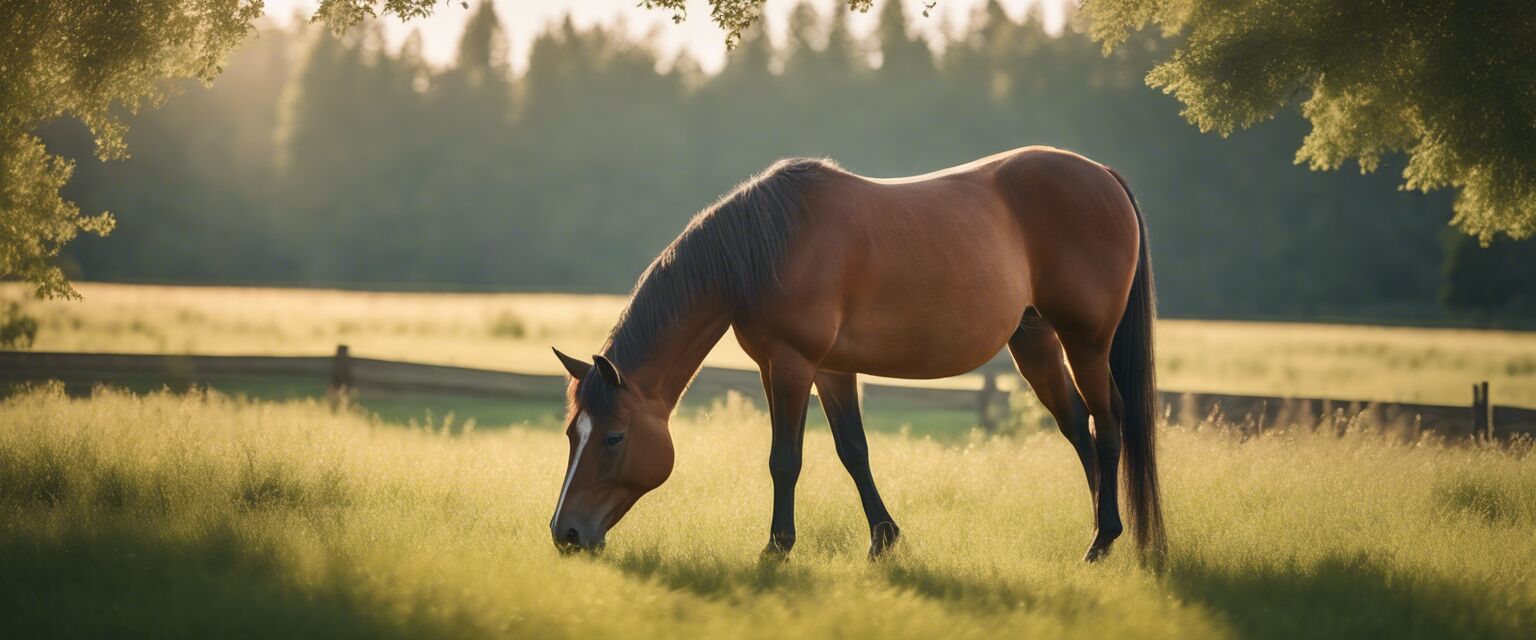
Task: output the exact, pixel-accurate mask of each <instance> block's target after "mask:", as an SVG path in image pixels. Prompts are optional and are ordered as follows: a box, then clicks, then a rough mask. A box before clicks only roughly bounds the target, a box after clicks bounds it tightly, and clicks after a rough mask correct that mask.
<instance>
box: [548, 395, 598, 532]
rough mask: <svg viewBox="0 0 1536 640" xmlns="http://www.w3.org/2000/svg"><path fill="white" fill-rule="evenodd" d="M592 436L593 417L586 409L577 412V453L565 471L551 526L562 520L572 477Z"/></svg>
mask: <svg viewBox="0 0 1536 640" xmlns="http://www.w3.org/2000/svg"><path fill="white" fill-rule="evenodd" d="M590 437H592V418H589V417H587V413H586V412H585V411H583V412H581V413H579V414H576V454H575V455H573V456H571V465H570V467H571V468H570V469H568V470H566V472H565V486H563V487H560V501H559V502H557V503H555V517H553V518H550V519H549V528H551V529H553V528H555V523H556V522H558V521H559V520H560V509H561V508H563V507H565V494H566V493H567V492H569V491H570V490H571V479H572V478H575V477H576V465H577V464H579V463H580V462H581V451H582V450H583V449H586V448H587V439H588V438H590Z"/></svg>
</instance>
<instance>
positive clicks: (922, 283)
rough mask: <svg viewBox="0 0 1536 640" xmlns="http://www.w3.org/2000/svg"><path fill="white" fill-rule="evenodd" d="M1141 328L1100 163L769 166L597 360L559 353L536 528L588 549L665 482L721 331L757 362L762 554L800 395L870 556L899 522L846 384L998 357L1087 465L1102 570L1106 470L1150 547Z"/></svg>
mask: <svg viewBox="0 0 1536 640" xmlns="http://www.w3.org/2000/svg"><path fill="white" fill-rule="evenodd" d="M1153 316H1154V311H1153V292H1152V273H1151V265H1150V264H1149V262H1148V250H1147V241H1146V224H1145V222H1144V221H1143V220H1142V216H1141V210H1140V208H1139V207H1138V205H1137V204H1136V200H1135V198H1134V196H1132V195H1131V192H1130V189H1129V187H1128V186H1127V185H1126V183H1125V180H1124V179H1123V178H1122V177H1121V176H1120V175H1119V174H1118V173H1116V172H1115V171H1114V170H1112V169H1110V168H1108V167H1105V166H1104V165H1101V164H1099V163H1097V162H1093V161H1091V160H1088V159H1086V158H1083V157H1082V156H1079V155H1076V154H1073V153H1070V152H1067V151H1062V150H1059V149H1052V148H1048V147H1026V148H1022V149H1016V150H1014V151H1009V152H1005V153H1000V154H997V155H994V156H991V157H987V158H982V159H980V160H976V161H974V162H970V163H968V164H965V165H961V166H957V167H952V168H949V169H945V170H942V171H938V172H934V173H930V174H926V175H922V176H916V177H911V178H899V179H873V178H865V177H862V176H858V175H854V174H852V173H849V172H847V171H844V170H842V169H841V168H839V167H838V166H837V165H836V164H833V163H832V162H830V161H826V160H815V159H795V160H784V161H780V162H778V163H776V164H774V165H773V166H772V167H770V168H769V169H768V170H767V171H765V172H763V173H761V174H759V175H757V176H756V177H753V178H751V179H750V180H747V181H746V182H744V183H742V184H741V185H740V186H738V187H737V188H736V189H735V190H734V191H732V192H731V193H730V194H729V195H726V196H725V197H723V198H721V199H720V200H719V201H718V202H716V203H715V204H713V205H711V206H710V207H709V208H708V209H705V210H704V211H703V212H701V213H699V214H698V215H697V216H695V217H694V218H693V220H692V221H691V222H690V223H689V224H688V226H687V228H686V229H684V230H683V232H682V234H681V235H679V236H678V237H677V239H676V240H674V241H673V242H672V244H671V245H670V246H668V247H667V248H666V250H665V251H663V252H662V253H661V255H659V256H657V258H656V259H655V261H654V262H652V263H651V265H650V267H649V268H647V269H646V270H645V273H644V274H642V275H641V276H640V280H639V282H638V283H637V284H636V285H635V289H634V293H633V295H632V296H631V297H630V301H629V305H628V307H627V308H626V309H625V310H624V312H623V314H622V315H621V316H620V317H619V321H618V324H617V325H616V326H614V328H613V331H612V333H611V334H609V337H608V340H607V343H606V344H605V345H604V346H603V349H602V353H601V355H597V356H594V357H593V360H592V361H591V362H587V361H584V360H579V359H576V358H572V357H570V356H567V355H565V354H563V353H560V352H559V351H558V350H556V351H555V354H556V355H557V356H559V358H560V360H561V362H562V363H563V365H564V367H565V369H566V370H567V371H568V372H569V373H570V374H571V377H572V378H573V379H572V381H571V383H570V385H569V390H568V400H569V414H570V421H569V426H568V428H567V436H568V437H569V439H570V457H569V459H568V461H567V466H566V473H565V481H564V484H563V486H562V487H561V489H560V498H559V501H558V502H557V503H556V505H555V515H554V517H553V518H552V519H551V520H550V533H551V534H552V535H553V536H554V540H555V544H556V546H558V547H560V548H561V549H562V550H574V549H592V548H596V547H600V546H601V545H602V544H603V539H604V536H605V535H606V534H607V532H608V530H609V528H611V527H612V526H613V525H614V523H616V522H618V520H619V519H620V518H622V517H623V516H624V514H625V513H626V512H628V511H629V509H630V507H632V506H634V504H635V501H636V500H638V499H639V498H640V496H641V495H643V494H645V493H646V492H648V491H650V490H652V489H655V488H656V487H657V486H659V485H661V483H662V482H663V481H665V480H666V479H667V476H668V475H670V474H671V471H672V461H673V450H672V438H671V434H670V432H669V431H668V427H667V421H668V418H669V417H670V416H671V414H672V411H673V408H674V407H676V405H677V402H678V399H679V398H680V397H681V396H682V394H683V391H684V390H685V389H686V388H687V387H688V384H689V382H690V381H691V380H692V378H693V376H694V374H695V373H696V372H697V371H698V369H699V367H700V366H701V363H702V362H703V360H704V357H705V355H707V354H708V353H709V351H710V349H711V348H713V347H714V346H715V344H716V343H717V342H719V340H720V339H721V337H722V336H723V335H724V334H725V331H726V329H728V328H731V329H734V330H735V335H736V339H737V340H738V341H739V342H740V343H741V347H742V350H744V351H745V352H746V353H747V355H748V356H750V357H751V358H752V359H753V360H754V361H755V362H756V363H757V365H758V367H759V368H760V369H761V371H762V379H763V388H764V390H765V391H766V392H767V399H768V407H769V415H770V419H771V421H772V423H773V425H772V426H773V439H772V442H773V444H772V451H771V452H770V453H769V456H768V469H769V471H770V473H771V475H772V477H773V520H772V525H771V526H770V529H769V542H768V546H767V548H766V549H765V550H764V553H765V555H775V554H780V555H781V554H784V553H787V552H788V551H789V549H790V547H792V546H793V545H794V543H795V482H796V480H797V478H798V477H799V475H800V460H801V443H802V441H803V439H804V431H805V412H806V406H807V405H808V404H809V402H810V393H811V387H812V386H813V385H814V386H815V387H816V390H817V392H818V395H819V396H820V398H821V405H822V409H823V410H824V411H825V412H826V414H827V420H828V422H830V423H831V426H832V434H833V438H834V441H835V442H836V445H837V454H838V457H839V458H841V459H842V462H843V465H844V466H845V467H846V468H847V470H848V473H849V475H851V476H853V482H854V484H855V485H856V486H857V488H858V492H859V499H860V501H861V502H862V503H863V507H864V515H865V516H866V517H867V518H868V520H869V529H870V538H871V545H870V550H869V552H870V555H871V557H875V556H878V555H879V554H880V553H881V552H883V551H885V550H886V549H887V548H889V547H890V546H891V545H892V544H893V543H895V542H896V540H897V538H898V536H900V535H901V529H900V528H899V527H897V526H896V522H895V520H894V519H893V518H892V517H891V514H890V512H889V511H887V510H886V507H885V503H884V501H882V500H881V499H880V492H879V491H878V490H877V489H876V488H875V480H874V477H873V475H872V474H871V473H870V468H869V447H868V446H867V444H866V443H865V438H864V425H863V423H862V421H861V418H860V416H859V401H858V385H857V376H858V374H860V373H866V374H870V375H877V376H888V377H894V378H942V377H946V376H954V375H959V374H962V373H965V372H967V371H970V370H972V369H975V368H976V367H978V366H980V365H981V364H983V363H985V362H987V361H988V360H989V359H991V358H992V356H993V355H994V354H996V353H997V352H998V351H999V350H1000V349H1002V347H1003V346H1004V345H1006V346H1007V347H1008V350H1009V351H1010V352H1012V354H1013V359H1014V362H1015V363H1016V364H1017V366H1018V369H1019V373H1020V374H1022V375H1023V376H1024V378H1025V379H1026V380H1027V381H1028V382H1029V384H1030V386H1031V387H1032V388H1033V389H1034V391H1035V393H1036V394H1037V395H1038V396H1039V398H1040V401H1041V403H1042V404H1044V405H1045V407H1046V409H1047V410H1049V411H1050V412H1051V415H1052V416H1054V417H1055V419H1056V423H1057V425H1058V426H1059V427H1060V428H1061V432H1062V434H1063V435H1065V436H1066V437H1067V440H1068V441H1070V442H1071V443H1072V447H1073V448H1074V449H1075V450H1076V451H1077V456H1078V458H1079V459H1080V460H1081V461H1082V465H1083V471H1084V473H1085V474H1086V475H1087V479H1088V489H1089V492H1090V494H1091V495H1092V499H1093V508H1094V531H1093V541H1092V543H1091V544H1090V546H1089V547H1088V551H1087V554H1086V556H1085V559H1086V560H1089V561H1092V560H1097V559H1099V558H1101V557H1103V556H1104V555H1105V554H1106V553H1108V551H1109V549H1110V545H1111V543H1113V542H1114V540H1115V538H1116V537H1118V536H1119V535H1120V533H1121V531H1122V530H1123V526H1122V524H1121V520H1120V509H1119V489H1118V487H1119V485H1118V483H1117V479H1116V470H1117V466H1119V465H1120V464H1121V463H1123V465H1124V474H1125V482H1126V489H1127V504H1128V507H1129V511H1130V516H1131V518H1130V520H1131V523H1132V525H1133V527H1132V530H1133V532H1134V533H1135V538H1136V541H1137V545H1138V547H1139V548H1140V549H1141V550H1142V551H1143V554H1144V555H1145V554H1146V552H1148V551H1152V552H1154V553H1157V554H1161V553H1162V550H1163V549H1164V548H1165V546H1164V545H1165V543H1164V538H1163V525H1162V515H1161V509H1160V506H1159V498H1158V487H1157V466H1156V459H1155V457H1154V445H1155V441H1154V426H1155V419H1156V413H1157V409H1156V395H1155V388H1154V384H1153V363H1152V322H1153ZM1069 366H1070V368H1069ZM1090 418H1092V424H1093V425H1094V426H1093V427H1092V428H1090V426H1089V424H1090V423H1089V419H1090ZM1122 453H1123V454H1124V455H1123V456H1122Z"/></svg>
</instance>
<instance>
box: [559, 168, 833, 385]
mask: <svg viewBox="0 0 1536 640" xmlns="http://www.w3.org/2000/svg"><path fill="white" fill-rule="evenodd" d="M836 169H837V166H836V165H835V164H833V163H832V162H830V161H828V160H820V159H814V158H793V159H788V160H780V161H778V162H776V163H774V164H773V166H771V167H769V168H768V169H767V170H765V171H763V172H762V173H760V174H758V175H756V176H753V177H752V178H750V179H748V180H747V181H745V182H743V183H741V184H740V185H738V186H737V187H736V188H735V189H734V190H733V191H731V192H730V193H729V194H727V195H726V196H725V197H722V198H721V199H719V200H717V201H716V202H715V203H714V204H712V205H710V206H709V207H708V208H706V209H704V210H703V211H701V212H699V214H698V215H696V216H694V217H693V220H692V221H690V222H689V223H688V226H687V228H685V229H683V232H682V233H681V234H679V235H678V236H677V239H675V240H673V241H672V244H671V245H669V246H667V248H666V249H665V250H664V251H662V252H661V255H658V256H656V260H655V261H653V262H651V266H650V267H648V268H646V270H645V273H643V274H641V276H640V280H639V281H638V282H637V283H636V284H635V290H634V293H633V294H632V295H631V296H630V300H629V306H628V307H627V308H625V309H624V313H623V314H622V315H620V316H619V322H618V324H616V325H614V327H613V331H612V332H611V333H609V335H608V344H607V346H606V347H605V353H606V354H607V356H608V357H609V358H610V359H612V360H613V361H614V363H616V364H618V366H619V368H620V370H624V369H626V368H632V367H635V366H636V365H638V364H639V363H640V362H641V361H643V360H644V359H645V358H646V357H648V356H649V355H650V349H651V346H652V344H653V343H654V342H655V341H656V338H657V336H659V335H660V334H661V332H662V331H664V330H665V329H666V328H667V327H668V326H670V325H671V324H672V323H674V322H676V321H677V319H678V317H679V316H681V315H682V313H684V312H685V311H687V310H688V309H689V308H690V307H691V306H692V305H693V304H694V303H695V302H696V301H697V300H699V299H700V298H702V297H705V296H711V297H718V298H722V299H724V300H725V301H726V302H727V303H729V304H738V305H750V304H752V303H753V302H754V301H755V300H756V299H757V298H758V297H759V296H760V295H761V294H762V293H763V292H764V291H765V290H767V289H769V288H770V287H776V286H778V268H779V263H780V262H782V261H783V259H784V254H785V253H786V252H787V251H788V249H789V245H790V243H791V242H793V240H794V238H795V228H796V225H797V223H798V222H799V218H800V215H799V214H800V209H801V205H802V201H801V192H802V190H803V189H804V187H805V186H806V185H807V184H809V183H811V182H813V181H815V180H817V179H819V178H821V177H823V176H825V175H827V174H828V173H829V172H831V171H835V170H836ZM582 386H583V387H599V388H600V387H605V386H606V385H591V384H584V385H582ZM593 391H595V389H593ZM598 395H604V394H598ZM583 396H584V399H587V398H589V397H590V395H589V394H587V393H584V394H583ZM591 400H599V399H598V398H591ZM583 404H584V405H586V404H589V403H587V402H584V403H583ZM588 408H591V407H588Z"/></svg>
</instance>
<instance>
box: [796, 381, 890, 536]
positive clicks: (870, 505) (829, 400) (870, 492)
mask: <svg viewBox="0 0 1536 640" xmlns="http://www.w3.org/2000/svg"><path fill="white" fill-rule="evenodd" d="M816 389H817V392H818V393H819V394H820V395H821V407H822V409H823V410H824V411H825V412H826V414H827V422H828V423H830V424H831V425H832V438H833V442H835V443H836V445H837V457H838V458H839V459H840V460H842V461H843V467H844V468H845V469H847V470H848V475H849V476H850V477H852V478H853V485H854V486H855V487H857V488H858V490H859V502H860V503H862V504H863V506H864V517H865V519H867V520H868V521H869V535H870V546H869V555H870V557H875V556H878V555H880V554H881V553H883V552H884V551H885V550H886V549H888V548H890V546H891V545H892V544H894V543H895V542H896V539H897V538H898V537H900V535H901V529H900V528H899V527H897V526H896V521H895V520H894V519H893V518H891V514H890V512H889V511H887V510H886V508H885V501H884V500H881V499H880V491H879V489H877V488H875V478H874V475H873V474H872V473H871V472H870V469H869V443H868V442H867V441H866V440H865V437H864V420H863V417H862V416H861V415H860V413H859V395H858V379H857V378H856V377H855V376H854V374H851V373H831V372H822V373H819V374H817V376H816Z"/></svg>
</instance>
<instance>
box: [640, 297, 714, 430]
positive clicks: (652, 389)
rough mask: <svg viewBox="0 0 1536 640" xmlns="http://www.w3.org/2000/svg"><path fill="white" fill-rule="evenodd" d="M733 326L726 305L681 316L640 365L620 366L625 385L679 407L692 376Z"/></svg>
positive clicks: (699, 306) (697, 308)
mask: <svg viewBox="0 0 1536 640" xmlns="http://www.w3.org/2000/svg"><path fill="white" fill-rule="evenodd" d="M730 326H731V310H730V308H728V307H727V306H726V305H724V304H715V303H713V302H701V303H698V304H695V305H693V307H692V308H690V309H688V310H687V311H685V312H683V313H682V314H681V315H679V316H678V318H677V320H676V321H675V322H672V323H670V325H669V326H668V328H667V329H666V330H664V331H662V332H660V333H659V334H657V335H656V336H655V338H654V339H653V341H652V344H651V345H650V346H649V348H647V349H646V350H645V351H646V352H647V354H648V355H647V356H646V357H645V358H644V359H643V360H641V361H640V362H637V363H630V364H627V365H626V364H625V363H619V366H620V368H621V369H623V370H624V375H625V381H626V382H625V384H635V385H638V386H639V388H641V389H643V390H644V391H645V392H646V393H648V394H650V396H651V397H653V398H657V399H660V400H661V401H663V402H665V403H666V405H667V408H668V409H669V410H670V409H671V408H674V407H676V406H677V402H678V400H679V399H681V398H682V395H683V391H685V390H686V389H687V388H688V383H689V381H691V380H693V375H694V374H695V373H698V371H699V367H701V366H703V364H704V357H705V356H708V355H709V352H710V350H711V349H713V348H714V347H715V344H717V343H719V342H720V338H721V337H722V336H724V335H725V330H726V329H727V328H729V327H730Z"/></svg>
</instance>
